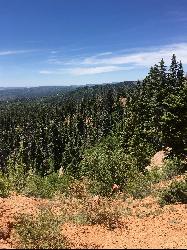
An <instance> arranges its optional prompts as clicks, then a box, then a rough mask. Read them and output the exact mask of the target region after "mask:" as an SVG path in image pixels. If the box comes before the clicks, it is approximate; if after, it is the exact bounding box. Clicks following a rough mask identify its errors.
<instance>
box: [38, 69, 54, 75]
mask: <svg viewBox="0 0 187 250" xmlns="http://www.w3.org/2000/svg"><path fill="white" fill-rule="evenodd" d="M39 73H40V74H42V75H50V74H53V73H54V72H53V71H50V70H40V71H39Z"/></svg>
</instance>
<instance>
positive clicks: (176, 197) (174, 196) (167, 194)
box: [160, 180, 187, 206]
mask: <svg viewBox="0 0 187 250" xmlns="http://www.w3.org/2000/svg"><path fill="white" fill-rule="evenodd" d="M177 202H181V203H187V180H184V181H173V182H172V183H171V185H170V186H169V187H168V188H166V189H164V190H162V191H161V194H160V205H161V206H164V205H167V204H172V203H177Z"/></svg>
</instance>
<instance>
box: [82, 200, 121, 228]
mask: <svg viewBox="0 0 187 250" xmlns="http://www.w3.org/2000/svg"><path fill="white" fill-rule="evenodd" d="M82 214H84V217H85V216H86V218H87V222H88V223H89V224H93V225H94V224H100V225H104V226H106V227H107V228H108V229H110V230H112V229H114V228H116V227H118V226H120V224H121V219H122V214H123V208H122V205H121V204H118V205H114V204H113V203H112V200H110V199H108V198H101V199H98V201H94V200H93V199H90V200H87V201H85V203H84V206H83V211H82Z"/></svg>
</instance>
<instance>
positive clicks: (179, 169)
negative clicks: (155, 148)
mask: <svg viewBox="0 0 187 250" xmlns="http://www.w3.org/2000/svg"><path fill="white" fill-rule="evenodd" d="M186 167H187V163H186V162H185V161H184V160H182V159H181V158H180V157H177V156H172V157H170V158H168V159H166V160H165V164H164V166H163V167H162V178H163V179H170V178H171V177H173V176H176V175H178V174H181V173H184V171H185V170H186Z"/></svg>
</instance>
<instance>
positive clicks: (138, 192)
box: [124, 171, 151, 199]
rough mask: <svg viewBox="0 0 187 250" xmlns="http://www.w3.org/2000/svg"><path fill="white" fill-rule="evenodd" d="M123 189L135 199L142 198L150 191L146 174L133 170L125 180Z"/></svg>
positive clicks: (149, 183) (149, 182)
mask: <svg viewBox="0 0 187 250" xmlns="http://www.w3.org/2000/svg"><path fill="white" fill-rule="evenodd" d="M124 190H125V191H126V192H127V193H128V194H130V195H131V196H133V197H134V198H135V199H136V198H138V199H139V198H144V197H145V196H147V195H149V194H150V193H151V181H150V180H149V178H148V176H147V175H144V174H143V173H140V172H138V171H135V172H133V175H132V176H130V177H129V179H128V180H127V183H126V185H125V187H124Z"/></svg>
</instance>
